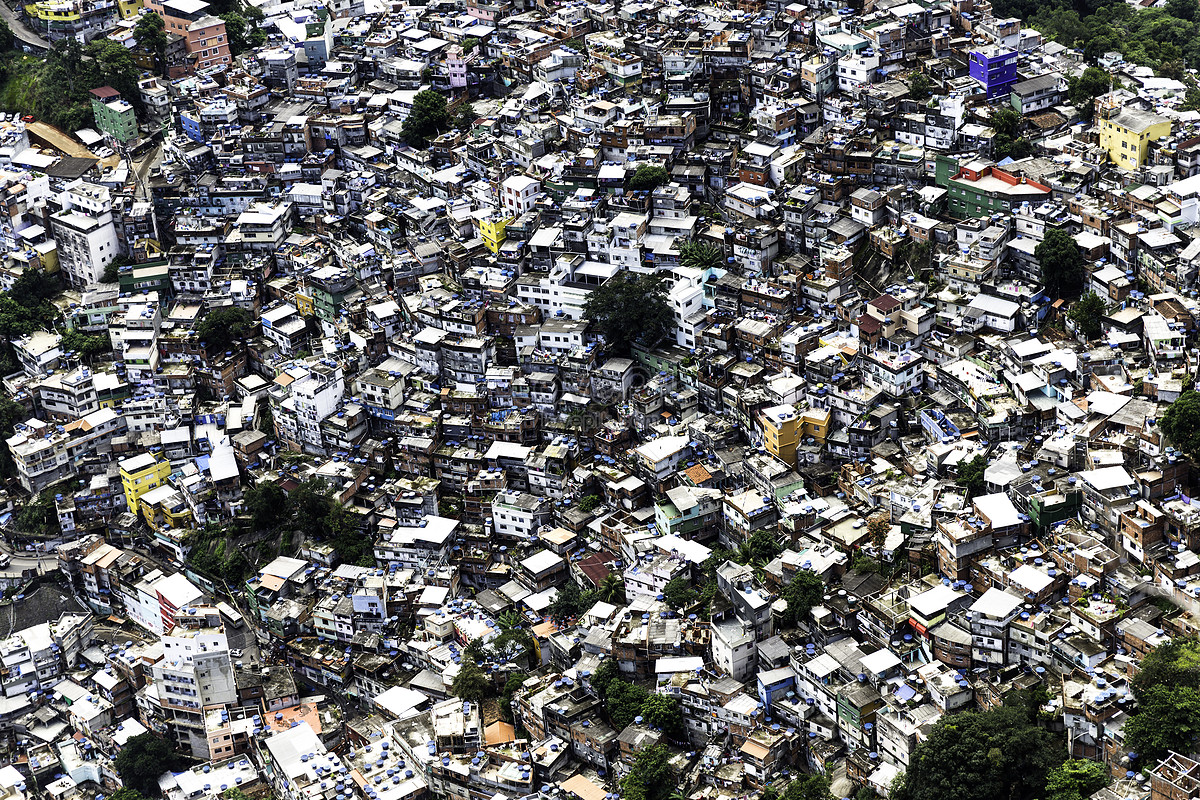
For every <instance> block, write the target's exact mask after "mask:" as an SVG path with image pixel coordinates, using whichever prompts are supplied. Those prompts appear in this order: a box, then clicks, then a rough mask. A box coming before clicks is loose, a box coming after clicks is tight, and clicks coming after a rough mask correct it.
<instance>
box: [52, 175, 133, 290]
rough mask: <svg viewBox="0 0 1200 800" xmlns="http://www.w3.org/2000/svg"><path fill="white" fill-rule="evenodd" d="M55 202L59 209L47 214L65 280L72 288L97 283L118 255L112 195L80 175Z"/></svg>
mask: <svg viewBox="0 0 1200 800" xmlns="http://www.w3.org/2000/svg"><path fill="white" fill-rule="evenodd" d="M58 201H59V203H60V204H61V205H62V209H61V210H60V211H58V212H56V213H54V214H51V215H50V231H51V235H52V236H53V237H54V241H55V242H56V243H57V244H58V261H59V265H60V266H61V267H62V270H63V273H64V274H65V275H66V276H67V282H68V283H70V284H71V285H72V286H75V287H84V286H87V285H88V284H92V283H98V282H99V281H100V278H101V277H102V276H103V275H104V268H105V267H106V266H108V262H110V261H112V260H113V259H114V258H116V257H117V254H118V247H119V245H118V242H117V226H116V224H115V223H114V222H113V215H112V196H111V194H110V193H109V191H108V189H107V188H105V187H103V186H97V185H95V184H91V183H85V182H84V181H83V179H82V178H81V179H79V180H77V181H74V182H73V183H69V184H67V186H66V188H65V189H64V190H63V192H62V193H61V194H60V195H59V196H58Z"/></svg>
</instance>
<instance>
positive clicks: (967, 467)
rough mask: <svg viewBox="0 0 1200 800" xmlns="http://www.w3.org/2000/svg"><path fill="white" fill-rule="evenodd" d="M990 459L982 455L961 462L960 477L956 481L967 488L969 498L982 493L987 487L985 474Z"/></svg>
mask: <svg viewBox="0 0 1200 800" xmlns="http://www.w3.org/2000/svg"><path fill="white" fill-rule="evenodd" d="M987 467H988V460H987V458H986V457H984V456H982V455H978V456H975V457H974V458H972V459H971V460H970V461H968V462H967V463H965V464H959V466H958V477H957V478H956V479H955V481H954V482H955V483H957V484H958V485H959V486H961V487H963V488H964V489H966V490H967V499H968V500H969V499H971V498H972V497H974V496H976V495H978V494H982V493H983V490H984V488H985V487H986V481H985V480H984V474H985V473H986V472H987Z"/></svg>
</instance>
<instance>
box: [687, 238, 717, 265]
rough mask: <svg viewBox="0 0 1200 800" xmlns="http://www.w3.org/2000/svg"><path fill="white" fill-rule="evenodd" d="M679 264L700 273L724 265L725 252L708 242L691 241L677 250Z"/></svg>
mask: <svg viewBox="0 0 1200 800" xmlns="http://www.w3.org/2000/svg"><path fill="white" fill-rule="evenodd" d="M679 263H680V264H682V265H683V266H685V267H693V268H695V269H698V270H700V271H702V272H703V271H706V270H710V269H716V268H717V267H721V266H724V264H725V251H724V250H722V249H721V248H720V247H717V246H716V245H714V244H709V243H708V242H698V241H696V240H695V239H693V240H692V241H690V242H686V243H684V245H683V246H682V247H680V248H679Z"/></svg>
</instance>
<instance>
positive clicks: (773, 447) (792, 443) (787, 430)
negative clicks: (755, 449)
mask: <svg viewBox="0 0 1200 800" xmlns="http://www.w3.org/2000/svg"><path fill="white" fill-rule="evenodd" d="M762 423H763V445H764V446H765V447H766V448H767V452H768V453H770V454H771V455H773V456H775V457H776V458H778V459H779V460H780V461H782V462H783V463H785V464H787V465H788V466H792V467H794V466H796V446H797V445H799V444H800V431H801V428H802V426H801V423H800V414H799V413H797V411H796V409H795V408H794V407H793V406H772V407H771V408H768V409H764V410H763V412H762Z"/></svg>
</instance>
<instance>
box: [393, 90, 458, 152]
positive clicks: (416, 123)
mask: <svg viewBox="0 0 1200 800" xmlns="http://www.w3.org/2000/svg"><path fill="white" fill-rule="evenodd" d="M450 125H451V119H450V112H449V111H448V110H447V109H446V98H445V97H443V96H442V95H440V94H438V93H437V92H435V91H433V90H432V89H426V90H425V91H422V92H417V95H416V96H415V97H414V98H413V105H412V110H411V111H409V112H408V116H407V117H405V119H404V126H403V127H402V128H401V129H400V136H401V138H403V139H404V141H405V143H407V144H408V145H409V146H410V147H416V148H423V147H428V146H429V140H430V139H433V138H435V137H437V136H438V135H439V134H442V133H445V132H446V131H448V130H450Z"/></svg>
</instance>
